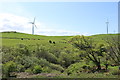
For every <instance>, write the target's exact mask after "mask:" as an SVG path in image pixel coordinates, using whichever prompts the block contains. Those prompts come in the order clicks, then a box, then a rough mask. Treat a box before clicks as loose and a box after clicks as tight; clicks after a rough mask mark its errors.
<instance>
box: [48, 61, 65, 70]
mask: <svg viewBox="0 0 120 80" xmlns="http://www.w3.org/2000/svg"><path fill="white" fill-rule="evenodd" d="M50 68H51V69H53V70H57V71H64V68H63V67H62V66H60V65H57V64H52V63H51V64H50Z"/></svg>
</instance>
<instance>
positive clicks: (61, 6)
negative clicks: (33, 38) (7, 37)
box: [0, 2, 118, 36]
mask: <svg viewBox="0 0 120 80" xmlns="http://www.w3.org/2000/svg"><path fill="white" fill-rule="evenodd" d="M34 17H36V26H37V28H35V34H39V35H48V36H64V35H69V36H70V35H94V34H106V33H107V32H106V31H107V30H106V23H105V22H106V21H107V19H108V20H109V33H117V32H118V3H117V2H9V3H8V2H1V3H0V32H2V31H18V32H23V33H29V34H31V33H32V25H31V24H30V23H29V22H31V21H33V19H34Z"/></svg>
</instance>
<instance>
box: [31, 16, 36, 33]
mask: <svg viewBox="0 0 120 80" xmlns="http://www.w3.org/2000/svg"><path fill="white" fill-rule="evenodd" d="M30 23H31V24H32V34H33V35H34V27H36V25H35V17H34V20H33V22H30ZM36 28H37V27H36Z"/></svg>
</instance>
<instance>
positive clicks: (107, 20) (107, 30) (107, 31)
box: [106, 19, 109, 34]
mask: <svg viewBox="0 0 120 80" xmlns="http://www.w3.org/2000/svg"><path fill="white" fill-rule="evenodd" d="M108 24H109V21H108V19H107V22H106V26H107V34H108Z"/></svg>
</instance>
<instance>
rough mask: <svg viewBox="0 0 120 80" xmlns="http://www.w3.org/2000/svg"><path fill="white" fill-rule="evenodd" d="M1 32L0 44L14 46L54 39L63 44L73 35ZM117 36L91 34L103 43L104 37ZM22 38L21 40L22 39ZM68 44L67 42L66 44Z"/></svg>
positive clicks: (42, 42) (44, 42) (46, 41)
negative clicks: (0, 41)
mask: <svg viewBox="0 0 120 80" xmlns="http://www.w3.org/2000/svg"><path fill="white" fill-rule="evenodd" d="M0 34H2V46H14V45H17V44H20V43H21V44H26V45H34V44H43V45H47V43H49V40H51V41H54V42H55V43H57V44H58V45H61V44H62V45H65V44H64V43H68V41H69V40H70V39H71V38H72V37H73V36H43V35H32V34H25V33H19V32H3V33H0ZM113 36H118V35H117V34H100V35H92V36H90V37H91V38H93V40H94V41H95V42H97V43H98V42H99V43H104V39H107V38H110V37H113ZM22 39H23V40H22ZM67 45H69V44H67Z"/></svg>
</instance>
